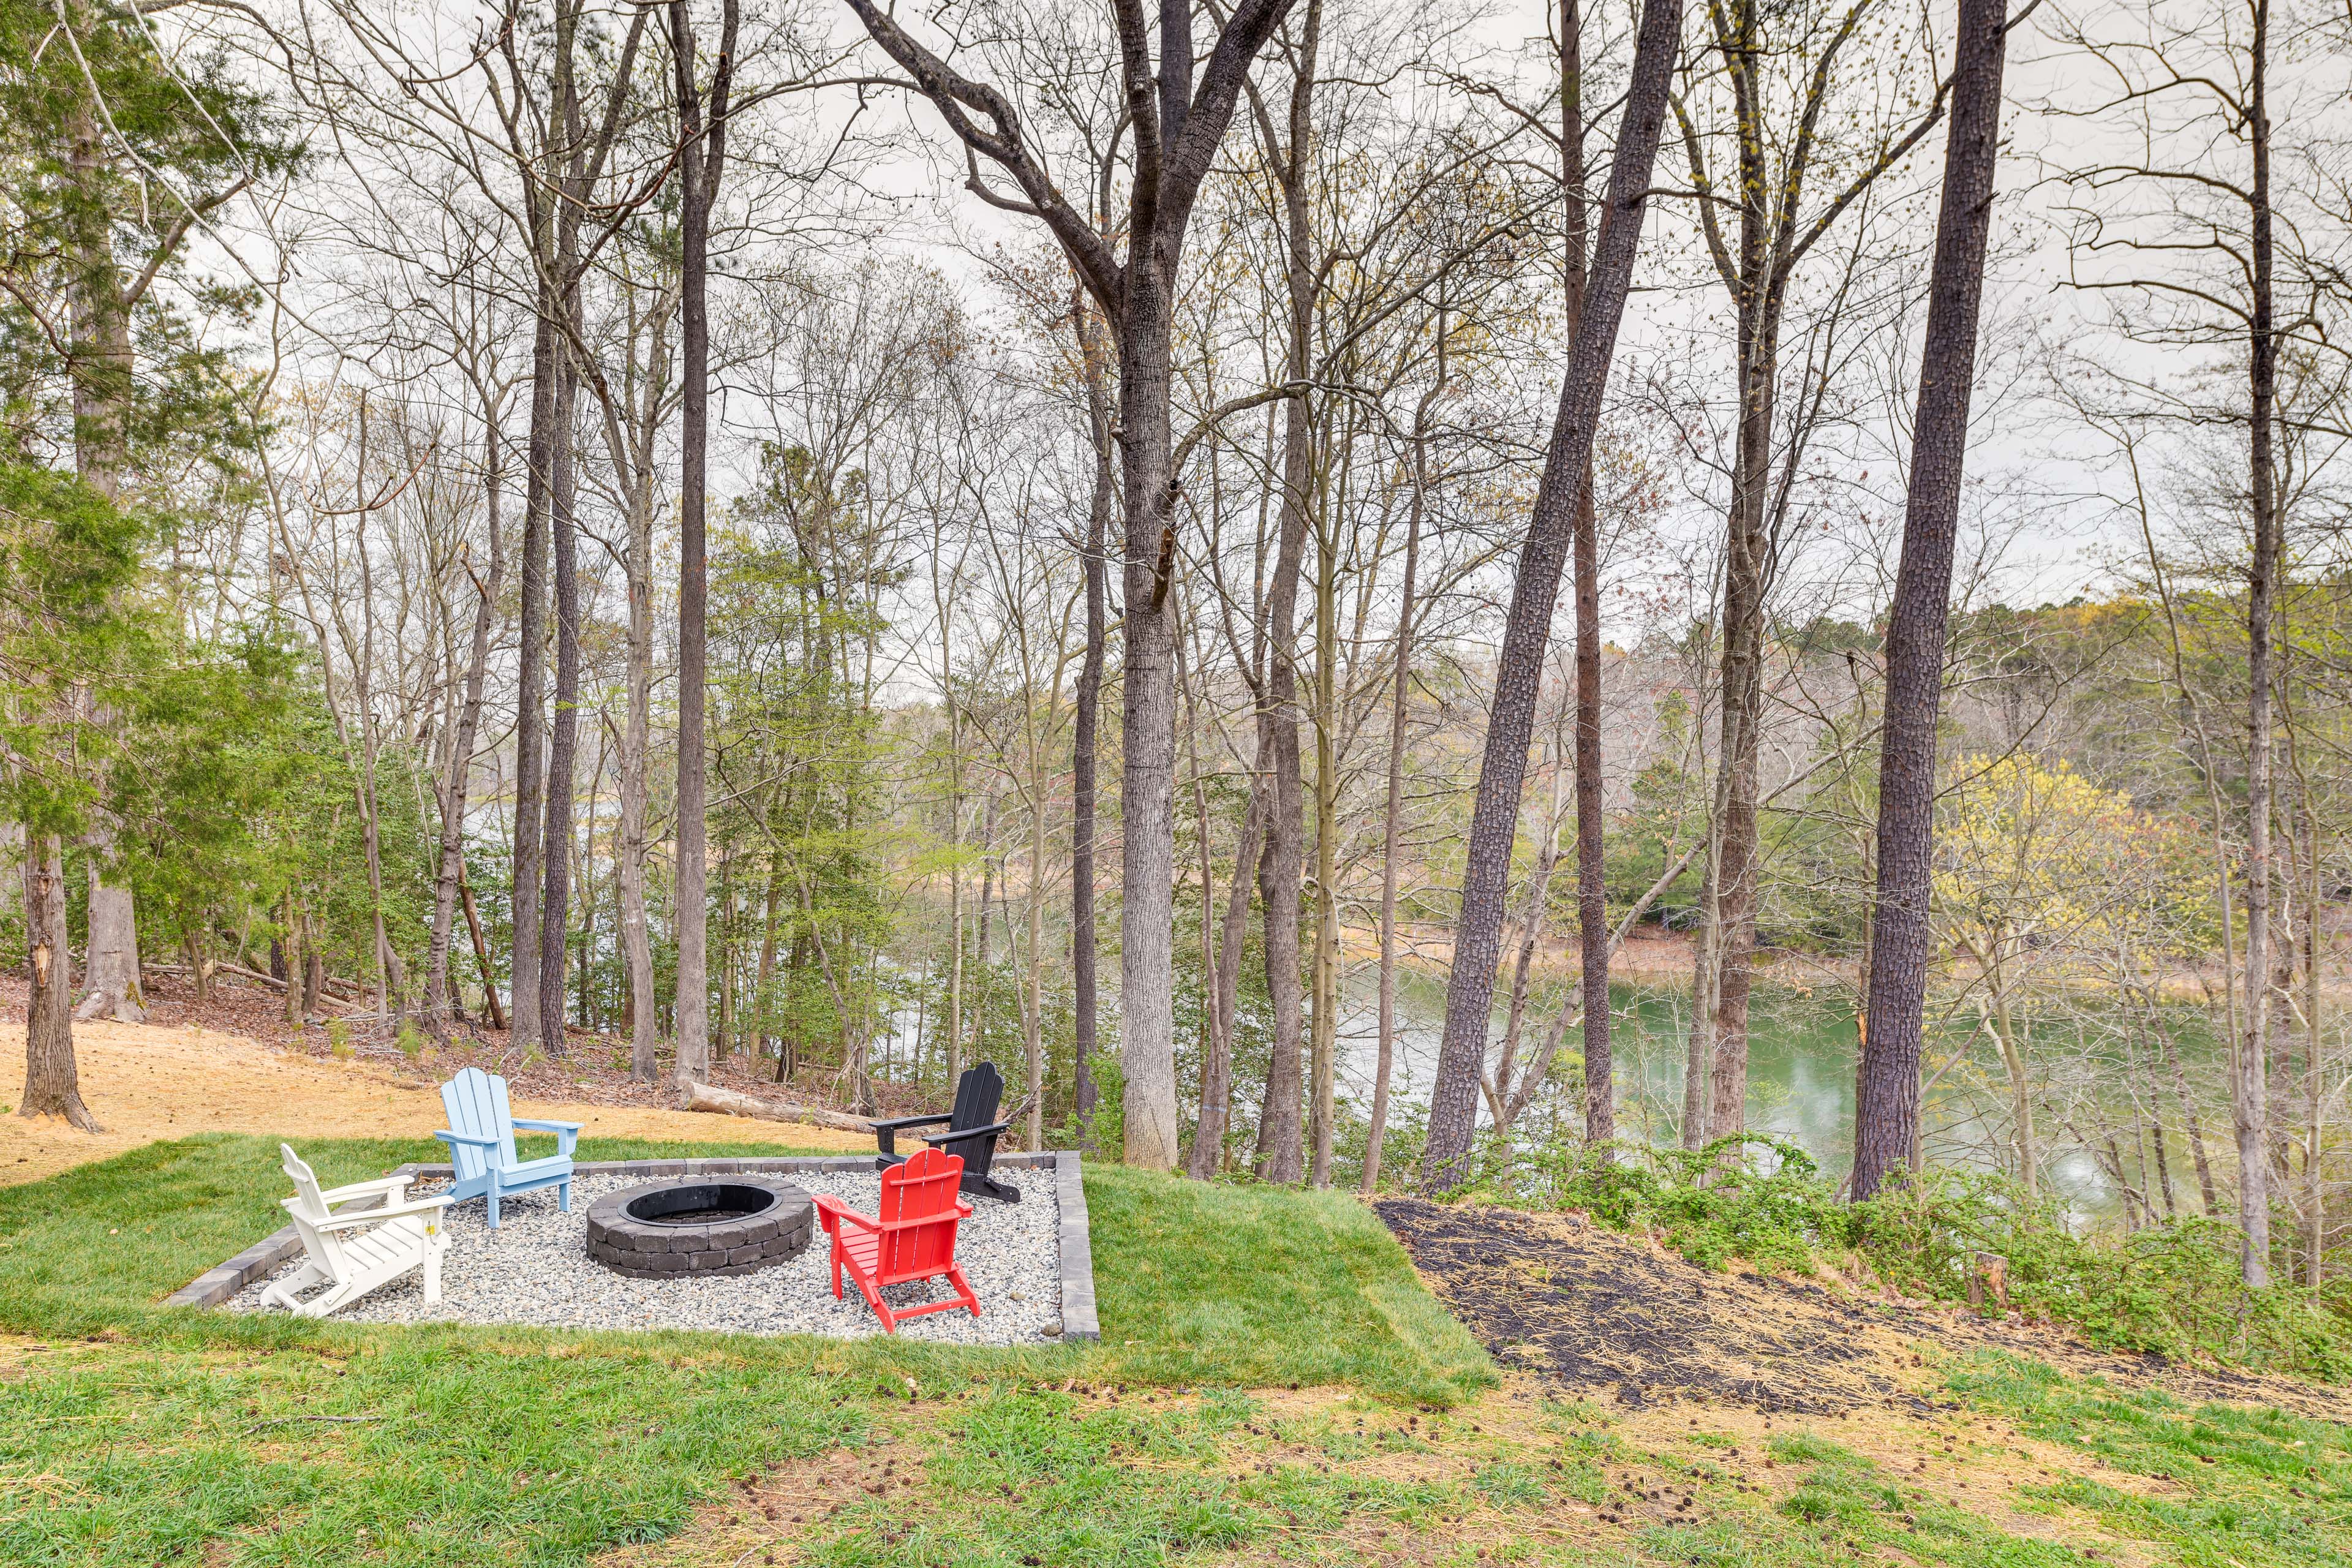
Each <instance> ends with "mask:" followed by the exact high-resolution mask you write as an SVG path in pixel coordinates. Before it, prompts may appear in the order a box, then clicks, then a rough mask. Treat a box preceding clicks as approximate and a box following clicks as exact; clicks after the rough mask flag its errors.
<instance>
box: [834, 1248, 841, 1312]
mask: <svg viewBox="0 0 2352 1568" xmlns="http://www.w3.org/2000/svg"><path fill="white" fill-rule="evenodd" d="M833 1299H834V1300H836V1301H838V1300H841V1244H840V1243H839V1242H835V1243H834V1247H833Z"/></svg>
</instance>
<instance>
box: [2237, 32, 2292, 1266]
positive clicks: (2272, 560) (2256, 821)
mask: <svg viewBox="0 0 2352 1568" xmlns="http://www.w3.org/2000/svg"><path fill="white" fill-rule="evenodd" d="M2269 27H2270V7H2269V6H2268V5H2256V6H2255V7H2254V37H2253V41H2252V47H2251V49H2250V50H2249V59H2248V65H2249V67H2250V68H2251V71H2252V83H2251V84H2250V86H2251V93H2252V116H2251V119H2252V125H2251V126H2250V131H2251V132H2252V141H2253V160H2254V170H2253V203H2252V205H2253V213H2252V216H2253V236H2252V238H2253V247H2252V248H2253V257H2252V260H2253V279H2252V282H2253V300H2252V303H2253V321H2252V330H2251V331H2250V332H2249V334H2248V338H2249V342H2248V343H2247V348H2248V366H2247V382H2248V390H2249V392H2250V393H2251V395H2252V410H2251V412H2250V424H2251V430H2250V434H2251V436H2252V440H2251V442H2250V461H2249V468H2250V470H2251V473H2250V478H2251V481H2252V484H2251V489H2252V501H2253V518H2252V521H2253V531H2254V561H2253V572H2252V580H2251V582H2250V584H2249V585H2248V593H2247V596H2246V1025H2245V1035H2244V1037H2243V1039H2242V1041H2241V1042H2240V1047H2239V1050H2238V1055H2237V1059H2236V1061H2235V1062H2234V1063H2233V1064H2232V1065H2233V1068H2234V1070H2233V1071H2232V1073H2231V1096H2230V1100H2231V1119H2232V1121H2234V1123H2235V1125H2236V1129H2237V1134H2238V1226H2239V1229H2240V1230H2241V1231H2242V1232H2243V1233H2244V1244H2243V1247H2242V1253H2241V1256H2240V1270H2241V1272H2242V1274H2243V1275H2244V1277H2245V1281H2246V1283H2247V1284H2248V1285H2252V1286H2256V1287H2260V1286H2264V1285H2268V1284H2269V1283H2270V1281H2271V1206H2270V1161H2269V1152H2268V1150H2267V1148H2266V1147H2265V1145H2266V1144H2267V1143H2268V1142H2269V1138H2270V1106H2269V1103H2268V1102H2269V1098H2270V1088H2269V1084H2268V1082H2267V1069H2268V1063H2267V1062H2266V1061H2265V1060H2264V1058H2263V1047H2264V1044H2265V1040H2264V1037H2265V1034H2266V1032H2267V1030H2268V1028H2269V1023H2270V1014H2271V1006H2270V998H2271V973H2270V966H2271V952H2270V949H2271V930H2270V927H2271V744H2272V737H2271V729H2272V715H2271V619H2272V616H2273V602H2274V600H2275V598H2276V595H2277V593H2278V564H2279V544H2280V540H2279V532H2280V529H2279V507H2278V476H2277V469H2276V463H2275V459H2274V458H2273V455H2272V437H2273V431H2272V426H2273V422H2274V421H2275V420H2276V418H2277V406H2278V389H2277V376H2278V344H2277V342H2276V339H2275V337H2274V336H2273V325H2272V321H2273V314H2272V310H2273V307H2272V298H2271V296H2272V282H2271V275H2272V265H2273V258H2272V238H2271V197H2270V189H2271V125H2270V110H2269V107H2268V102H2269V93H2268V83H2269V74H2270V58H2269V50H2270V38H2269Z"/></svg>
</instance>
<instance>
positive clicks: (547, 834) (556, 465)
mask: <svg viewBox="0 0 2352 1568" xmlns="http://www.w3.org/2000/svg"><path fill="white" fill-rule="evenodd" d="M558 228H559V229H560V230H562V231H563V234H564V238H563V239H562V240H560V241H559V242H558V244H557V247H556V254H557V256H558V257H559V258H561V260H560V262H559V266H561V267H562V270H563V273H564V275H565V276H569V275H570V273H571V271H572V265H573V263H572V255H573V250H574V246H573V245H572V243H571V240H572V225H570V224H568V223H560V224H559V225H558ZM563 310H564V315H565V318H566V320H567V321H572V323H573V324H574V325H575V326H576V325H577V323H578V310H579V296H578V294H577V292H576V291H570V290H567V291H566V293H565V295H564V299H563ZM558 358H559V363H560V368H559V370H558V372H557V374H556V379H555V450H554V453H553V466H552V468H551V471H550V473H549V476H548V518H549V522H550V525H551V526H550V531H549V534H550V542H551V545H552V547H553V548H552V552H551V553H552V555H553V557H554V564H555V584H554V586H555V710H554V713H553V715H552V717H551V721H550V722H549V724H548V733H547V826H545V828H544V829H542V830H541V836H540V844H541V853H542V854H543V855H544V856H545V857H546V860H547V870H546V881H545V901H544V903H543V904H542V905H541V910H540V916H539V1037H540V1040H541V1043H542V1044H543V1045H544V1046H545V1047H546V1049H547V1054H548V1055H549V1056H551V1057H558V1058H560V1057H562V1056H564V1055H566V1054H567V1049H566V1046H565V1043H564V1013H565V1008H564V983H565V971H566V966H567V963H568V962H569V959H570V957H571V943H570V935H571V930H570V915H571V906H572V773H573V772H574V769H575V766H576V763H577V759H578V756H579V750H580V568H579V535H580V529H579V520H578V519H577V517H575V516H574V515H573V510H572V507H573V502H574V500H575V499H576V492H577V489H578V480H577V475H578V471H579V470H578V467H577V465H576V464H575V462H574V461H573V456H572V414H573V410H574V408H575V406H576V405H577V403H578V399H579V391H580V378H579V376H578V375H577V374H575V373H574V371H573V370H572V367H571V366H570V364H569V363H562V362H564V361H567V360H568V358H569V356H568V355H559V356H558Z"/></svg>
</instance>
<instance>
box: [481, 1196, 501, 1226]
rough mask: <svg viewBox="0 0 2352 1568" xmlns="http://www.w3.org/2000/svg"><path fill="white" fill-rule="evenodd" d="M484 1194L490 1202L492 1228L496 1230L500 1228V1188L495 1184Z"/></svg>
mask: <svg viewBox="0 0 2352 1568" xmlns="http://www.w3.org/2000/svg"><path fill="white" fill-rule="evenodd" d="M484 1195H485V1196H487V1197H488V1199H489V1202H490V1228H491V1229H492V1230H496V1229H498V1228H499V1189H498V1188H496V1187H495V1186H494V1187H492V1188H491V1189H490V1190H489V1192H488V1194H484Z"/></svg>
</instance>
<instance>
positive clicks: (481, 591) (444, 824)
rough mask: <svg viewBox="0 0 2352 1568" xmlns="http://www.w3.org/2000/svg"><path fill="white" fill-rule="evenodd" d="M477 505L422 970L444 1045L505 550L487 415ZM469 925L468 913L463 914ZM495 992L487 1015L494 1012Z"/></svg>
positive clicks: (428, 1016)
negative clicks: (460, 699)
mask: <svg viewBox="0 0 2352 1568" xmlns="http://www.w3.org/2000/svg"><path fill="white" fill-rule="evenodd" d="M482 448H483V453H484V464H483V480H482V485H483V490H482V495H483V503H484V507H485V510H486V514H487V525H488V529H489V535H490V576H489V581H488V582H487V583H477V584H475V586H476V590H477V595H476V596H477V599H478V603H477V604H476V605H475V606H474V635H473V641H472V643H471V645H470V646H469V647H467V656H466V696H465V702H464V705H463V706H462V707H461V708H459V709H458V710H457V733H456V734H455V735H454V736H452V737H451V738H450V742H449V773H448V777H447V778H446V780H444V781H443V784H442V788H441V855H440V864H441V874H440V877H439V879H438V880H437V881H436V885H435V888H434V895H433V946H432V951H431V952H430V953H429V954H428V956H427V960H426V963H425V1027H426V1028H428V1029H430V1030H432V1032H433V1036H434V1038H436V1039H437V1040H440V1041H442V1042H444V1043H446V1042H447V1040H448V1038H449V1017H450V1014H451V1011H452V994H453V992H454V990H455V987H454V986H452V984H450V980H449V942H450V936H451V933H452V931H453V930H454V929H455V927H456V924H457V903H458V892H457V889H458V887H459V885H460V884H461V883H463V882H464V880H465V879H466V801H467V786H468V785H469V784H471V783H472V781H473V773H474V737H475V735H476V734H477V732H478V731H479V729H480V727H481V721H482V688H483V685H484V683H485V682H486V680H487V679H488V674H489V665H490V633H491V631H492V630H493V629H494V627H495V625H496V621H497V616H498V600H499V588H500V587H501V586H502V585H503V582H504V579H505V576H506V550H505V547H504V542H503V540H502V539H501V536H500V535H501V530H500V524H499V501H500V499H501V494H502V490H503V487H504V483H505V476H504V474H503V473H502V472H501V471H500V464H499V449H500V448H499V428H498V423H497V420H496V418H495V416H493V417H492V418H491V420H490V422H489V426H488V429H487V430H486V431H485V433H484V435H483V438H482ZM467 921H468V923H469V925H470V924H471V923H472V921H473V911H472V910H471V908H470V901H469V907H468V909H467ZM482 983H483V984H484V985H485V986H488V984H490V976H489V973H488V971H487V970H485V971H484V973H483V975H482ZM497 1006H498V1000H497V996H496V994H495V992H494V993H493V994H492V995H491V1010H492V1012H493V1013H495V1012H496V1011H497Z"/></svg>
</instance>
